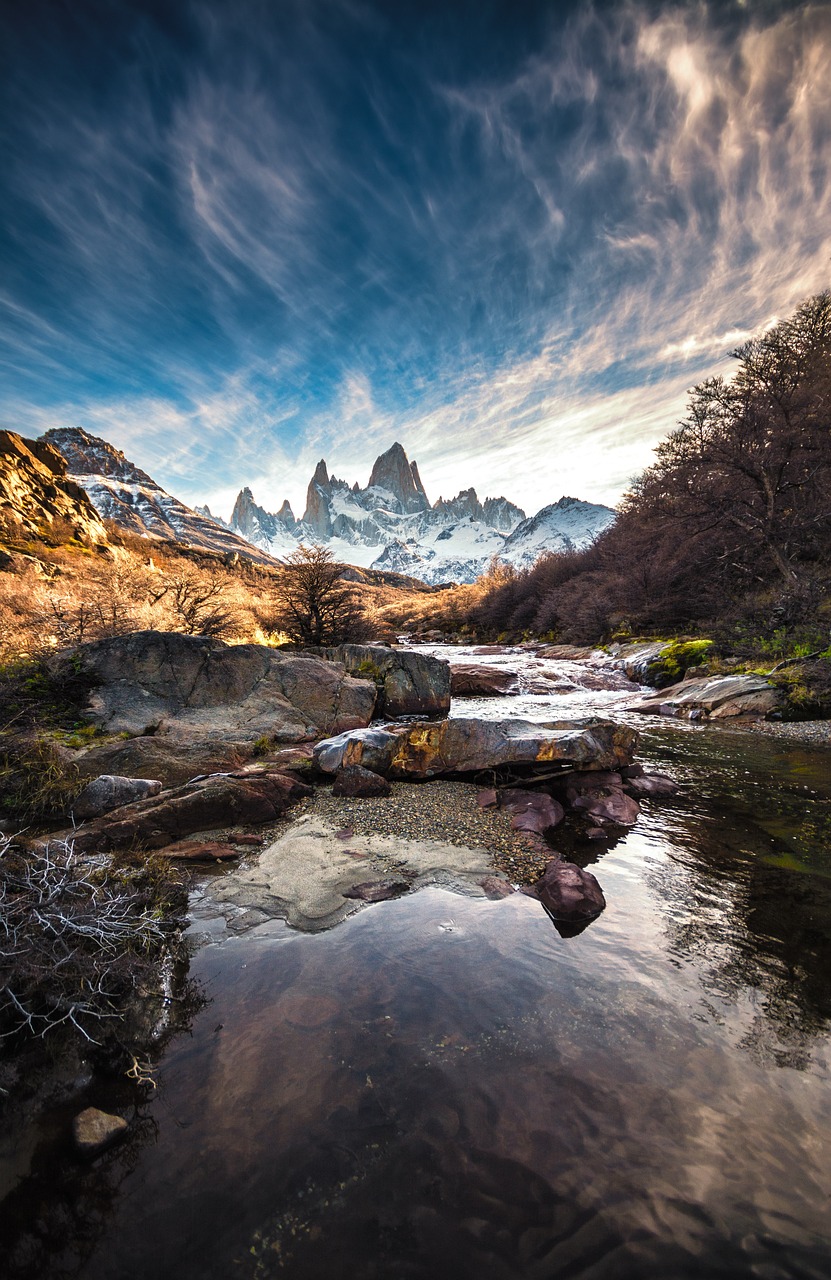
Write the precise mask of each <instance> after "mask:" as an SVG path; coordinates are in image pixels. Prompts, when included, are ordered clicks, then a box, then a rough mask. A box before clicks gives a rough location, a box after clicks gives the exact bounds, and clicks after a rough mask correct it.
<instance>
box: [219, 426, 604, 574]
mask: <svg viewBox="0 0 831 1280" xmlns="http://www.w3.org/2000/svg"><path fill="white" fill-rule="evenodd" d="M613 519H614V512H613V511H612V510H611V509H610V508H609V507H600V506H595V505H593V504H591V503H588V502H580V501H579V500H578V499H575V498H561V499H560V501H559V502H558V503H554V504H553V505H552V506H550V507H545V508H544V509H543V510H542V511H541V512H539V513H538V514H537V515H536V516H534V517H532V519H531V520H527V519H526V517H525V512H524V511H522V510H521V508H519V507H517V506H515V505H514V504H513V503H512V502H509V501H508V499H507V498H504V497H500V498H486V499H485V501H484V502H480V500H479V498H478V496H477V494H476V490H475V489H473V488H470V489H464V490H462V492H461V493H459V494H458V495H457V496H456V497H455V498H450V499H447V500H446V499H444V498H439V499H438V500H437V501H436V502H435V503H434V504H433V506H432V507H431V506H430V503H429V500H428V498H427V494H426V493H425V490H424V485H423V484H422V482H421V477H420V476H419V473H418V467H417V465H416V463H415V462H410V461H409V460H408V458H407V455H406V453H405V452H404V449H403V447H402V446H401V445H400V444H398V443H396V444H394V445H392V447H391V448H390V449H388V450H387V452H386V453H383V454H381V456H380V457H379V458H377V459H376V460H375V464H374V466H373V468H372V472H371V474H370V477H369V484H368V485H367V487H366V488H365V489H361V488H360V487H359V485H357V484H353V485H349V484H348V483H347V481H346V480H339V479H338V478H337V476H334V475H330V474H329V469H328V467H327V465H326V461H325V459H323V458H321V460H320V462H318V464H317V466H316V468H315V471H314V475H313V476H312V478H311V480H310V481H309V486H308V489H307V491H306V509H305V511H304V513H303V518H302V520H300V521H298V520H296V519H295V518H294V515H293V514H292V511H291V508H290V507H289V505H288V503H285V502H284V503H283V506H282V507H281V509H280V511H279V512H277V513H276V514H272V513H269V512H267V511H265V510H264V509H263V508H262V507H259V506H258V505H257V504H256V503H255V502H254V500H253V497H252V495H251V491H250V489H243V490H242V491H241V493H240V495H239V497H238V498H237V501H236V503H235V505H234V513H233V515H232V517H231V527H232V528H234V529H236V530H237V531H238V532H239V533H241V534H243V536H245V537H247V538H250V540H251V541H252V542H256V543H257V544H258V545H259V546H261V547H264V548H265V549H266V550H268V551H270V552H271V553H272V554H274V555H279V556H284V555H286V554H287V551H289V550H290V549H291V548H292V547H293V546H296V545H297V543H298V542H321V543H325V544H326V545H328V546H329V547H331V549H332V552H333V554H334V555H336V556H337V557H338V559H341V560H344V561H346V562H347V563H350V564H354V565H358V566H359V567H361V568H372V569H384V570H388V571H392V572H396V573H403V574H407V575H408V576H409V577H415V578H421V579H422V581H424V582H427V583H430V584H431V585H435V584H437V583H440V582H473V581H475V579H476V578H478V577H479V575H480V574H481V573H483V572H484V571H485V570H486V569H487V567H488V563H489V562H490V560H491V559H492V558H493V557H494V556H499V557H501V558H502V559H504V560H509V561H510V562H511V563H512V564H516V566H517V567H518V568H523V567H526V566H527V565H528V564H530V563H533V561H534V560H535V559H536V558H537V556H539V555H540V554H541V552H543V551H571V550H575V549H579V548H582V547H584V546H588V544H589V543H590V542H592V541H593V540H594V538H595V537H596V536H597V534H598V533H599V532H600V531H601V530H602V529H603V528H605V527H606V526H607V525H608V524H610V523H611V521H612V520H613Z"/></svg>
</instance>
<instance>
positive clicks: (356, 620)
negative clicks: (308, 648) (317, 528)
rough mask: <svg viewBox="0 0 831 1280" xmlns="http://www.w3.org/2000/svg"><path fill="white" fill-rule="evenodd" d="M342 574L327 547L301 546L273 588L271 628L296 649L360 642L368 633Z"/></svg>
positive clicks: (352, 590)
mask: <svg viewBox="0 0 831 1280" xmlns="http://www.w3.org/2000/svg"><path fill="white" fill-rule="evenodd" d="M342 575H343V565H341V564H338V562H337V561H336V560H335V557H334V556H333V555H332V553H331V551H329V549H328V548H327V547H320V546H314V547H306V546H304V545H303V544H302V543H301V544H300V546H299V547H298V548H297V550H296V551H295V552H294V553H293V554H292V555H290V556H289V557H288V560H287V561H286V569H285V572H284V574H283V575H282V578H281V580H280V582H279V584H278V586H277V590H276V592H275V605H276V608H275V612H274V616H273V619H272V621H271V630H272V631H273V632H282V633H283V634H284V635H286V636H288V638H289V639H290V640H292V641H294V642H295V643H296V644H301V645H335V644H345V643H347V642H350V641H359V640H365V639H366V638H367V636H368V634H369V630H370V629H369V625H368V621H367V618H366V616H365V613H364V609H363V606H362V604H361V601H360V599H359V596H358V589H357V587H356V586H355V584H354V583H352V582H348V581H345V580H344V578H343V576H342Z"/></svg>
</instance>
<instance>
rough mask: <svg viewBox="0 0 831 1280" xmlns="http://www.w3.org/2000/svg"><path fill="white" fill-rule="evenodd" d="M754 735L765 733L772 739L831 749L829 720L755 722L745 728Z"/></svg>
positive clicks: (830, 722) (830, 723) (830, 725)
mask: <svg viewBox="0 0 831 1280" xmlns="http://www.w3.org/2000/svg"><path fill="white" fill-rule="evenodd" d="M746 727H747V728H750V729H752V731H753V732H754V733H766V734H769V735H770V736H771V737H774V738H787V739H789V741H791V742H806V743H808V744H809V745H811V746H817V747H831V720H796V721H784V720H756V721H755V722H753V723H752V724H749V725H748V726H746Z"/></svg>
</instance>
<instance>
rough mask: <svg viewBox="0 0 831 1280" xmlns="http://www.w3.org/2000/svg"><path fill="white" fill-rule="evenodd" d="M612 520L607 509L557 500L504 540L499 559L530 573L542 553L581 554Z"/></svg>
mask: <svg viewBox="0 0 831 1280" xmlns="http://www.w3.org/2000/svg"><path fill="white" fill-rule="evenodd" d="M614 518H615V513H614V511H612V509H611V508H610V507H604V506H601V505H600V504H599V503H594V502H582V501H581V500H580V499H579V498H560V499H559V501H558V502H552V504H551V505H550V506H548V507H543V508H542V510H541V511H538V512H537V514H536V515H535V516H531V518H530V519H529V520H523V521H522V523H521V524H518V525H517V527H516V528H515V529H514V530H513V532H512V533H511V534H509V535H508V537H507V538H506V539H505V543H504V551H503V559H504V560H509V561H510V562H511V564H512V565H514V566H515V568H517V569H530V568H531V565H532V564H534V563H535V561H537V560H538V559H539V557H540V556H541V555H542V554H543V552H546V551H554V552H558V553H562V552H565V551H582V550H583V549H584V548H585V547H588V546H590V544H591V543H592V542H594V540H595V538H598V537H599V536H600V534H601V533H602V532H603V530H604V529H608V527H609V525H610V524H611V523H612V521H613V520H614Z"/></svg>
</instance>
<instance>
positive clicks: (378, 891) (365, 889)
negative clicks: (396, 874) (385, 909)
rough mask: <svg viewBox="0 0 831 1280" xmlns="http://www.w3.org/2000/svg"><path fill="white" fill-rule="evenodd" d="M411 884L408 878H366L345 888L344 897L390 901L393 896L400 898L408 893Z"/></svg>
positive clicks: (363, 900) (369, 900)
mask: <svg viewBox="0 0 831 1280" xmlns="http://www.w3.org/2000/svg"><path fill="white" fill-rule="evenodd" d="M409 888H410V886H409V884H408V883H407V881H406V880H393V879H391V878H389V877H388V878H387V879H385V880H365V881H363V883H362V884H353V886H352V888H351V889H344V891H343V896H344V898H357V899H358V900H359V901H361V902H388V901H389V900H390V899H391V898H400V897H401V894H402V893H407V892H408V890H409Z"/></svg>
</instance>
